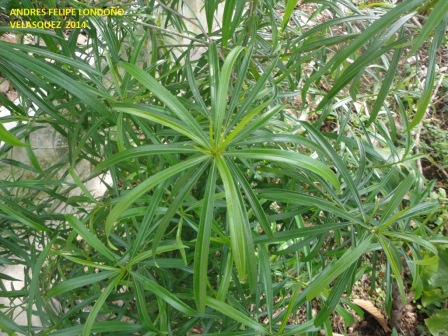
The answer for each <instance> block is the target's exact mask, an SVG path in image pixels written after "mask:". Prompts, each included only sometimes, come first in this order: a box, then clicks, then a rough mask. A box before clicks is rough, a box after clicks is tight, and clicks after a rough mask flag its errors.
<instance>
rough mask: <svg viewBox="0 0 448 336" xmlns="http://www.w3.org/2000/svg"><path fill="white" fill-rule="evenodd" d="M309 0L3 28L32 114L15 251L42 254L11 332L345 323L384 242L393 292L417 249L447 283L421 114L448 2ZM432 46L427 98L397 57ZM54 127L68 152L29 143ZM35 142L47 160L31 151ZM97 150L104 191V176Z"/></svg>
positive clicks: (10, 199)
mask: <svg viewBox="0 0 448 336" xmlns="http://www.w3.org/2000/svg"><path fill="white" fill-rule="evenodd" d="M112 3H113V1H112V2H107V3H106V2H105V3H104V4H103V5H106V4H107V5H110V4H112ZM296 4H297V3H296V1H286V3H283V2H278V3H277V2H273V1H268V0H266V1H252V2H247V3H246V2H244V1H226V2H223V3H219V2H218V1H205V8H204V15H205V20H204V27H202V26H201V23H200V21H198V20H192V19H189V18H188V17H186V16H185V15H183V14H180V13H182V7H186V6H188V3H187V2H185V3H183V2H178V1H172V2H162V1H151V2H148V3H147V2H145V1H138V3H137V5H135V6H131V5H126V4H125V5H123V4H117V5H119V6H121V7H123V8H124V9H125V10H126V15H125V16H123V17H120V16H119V17H108V18H100V17H84V18H78V19H79V20H83V21H85V22H86V23H87V28H86V29H84V30H81V29H74V30H73V31H71V32H70V33H69V34H68V36H66V35H65V33H67V32H64V31H63V30H61V29H59V30H55V32H54V33H50V32H45V31H36V30H21V31H13V33H14V34H17V36H18V38H21V39H22V40H21V41H19V43H16V44H13V43H7V42H0V60H1V62H0V71H1V73H2V75H3V76H4V77H5V78H7V79H8V81H9V82H10V83H11V85H12V86H13V87H14V88H15V89H16V90H17V92H18V93H19V97H20V99H19V100H18V101H16V102H14V103H13V102H10V101H8V100H7V99H6V98H4V97H3V96H2V97H1V98H0V99H1V102H2V104H3V105H4V106H6V107H7V108H8V110H9V111H10V113H11V115H10V116H9V117H5V118H3V119H2V122H7V121H15V122H17V126H15V127H14V128H12V129H11V130H10V132H7V131H6V129H0V135H1V136H2V140H3V141H5V142H6V143H5V144H4V145H3V147H2V148H1V154H0V155H1V156H2V160H1V164H2V168H3V169H4V171H9V170H8V169H11V171H16V172H17V171H20V174H17V173H16V174H15V175H14V174H9V175H8V176H7V177H4V178H3V180H2V181H1V185H0V188H1V195H0V197H1V199H2V204H0V220H1V223H2V231H1V236H0V242H1V245H0V253H1V255H0V258H1V259H0V261H1V263H2V264H4V265H23V267H24V270H25V288H24V289H20V290H15V289H11V290H8V291H6V290H4V291H3V292H2V294H1V295H2V296H5V297H10V298H19V299H20V300H19V301H20V303H18V304H17V307H16V306H15V303H13V302H11V305H10V306H9V307H4V308H3V309H2V312H1V313H0V314H1V315H2V319H1V320H0V327H1V328H2V330H4V331H6V332H7V333H11V334H12V333H13V332H17V333H22V334H29V335H33V334H36V335H37V334H39V335H41V334H42V335H43V334H50V335H78V334H83V335H89V334H91V333H101V334H110V335H112V334H113V335H119V334H123V335H130V334H141V335H160V334H168V335H186V334H188V333H191V332H195V333H204V334H214V333H223V334H229V335H230V334H231V335H239V334H241V335H251V334H253V335H260V334H272V335H278V334H285V335H296V334H300V333H305V332H307V333H309V335H313V334H317V333H318V331H319V330H321V329H324V330H325V331H326V333H327V334H331V328H332V324H331V318H332V316H333V315H332V314H333V313H335V314H338V315H340V316H341V317H342V318H343V320H344V323H345V325H346V326H349V325H351V323H352V322H353V316H352V314H351V313H350V311H349V309H350V308H351V309H355V310H357V311H358V312H359V308H357V307H356V305H354V304H353V303H351V301H350V293H351V289H352V287H353V284H354V283H355V282H356V281H357V280H359V279H360V278H361V277H362V275H363V274H366V273H367V274H370V275H371V276H372V283H373V284H374V283H375V281H376V279H377V277H378V275H377V266H378V264H377V263H379V260H385V263H386V273H385V276H384V279H381V281H383V280H384V286H385V288H386V290H387V291H388V293H389V294H390V293H391V292H392V289H393V283H394V282H395V283H396V284H397V288H398V290H399V295H400V297H401V299H402V300H404V299H405V291H407V289H406V288H405V283H404V282H403V278H402V273H403V265H404V264H405V265H406V267H409V269H410V273H411V275H412V281H413V286H414V289H420V292H421V288H426V287H424V286H427V282H428V278H429V277H430V276H431V274H430V273H424V272H423V273H422V269H423V268H424V267H426V266H427V265H431V267H435V265H437V263H438V253H439V251H443V253H445V254H446V252H444V248H442V247H440V246H438V245H442V244H446V243H447V242H448V241H447V240H446V238H444V237H441V236H439V235H438V231H432V230H431V227H430V226H429V224H428V222H427V221H426V215H427V214H431V213H434V212H435V211H437V210H438V204H439V203H438V202H435V201H432V200H430V199H429V195H430V192H431V191H432V190H431V185H428V184H427V183H426V181H425V180H424V178H423V177H422V175H421V173H420V171H419V170H418V169H416V165H415V161H416V160H418V159H419V158H420V157H421V155H415V154H414V152H413V146H414V133H413V132H414V131H415V129H414V128H415V126H417V125H418V124H419V122H420V121H421V119H422V118H423V116H424V113H425V111H426V109H427V107H428V104H429V98H430V97H431V94H432V90H433V86H434V72H435V68H436V59H435V54H436V52H437V50H438V49H439V47H440V46H441V44H442V43H444V41H443V38H444V36H445V31H446V23H447V22H446V20H447V19H446V13H447V11H448V3H447V2H446V1H442V0H440V1H431V2H429V3H427V1H423V0H410V1H404V2H402V3H400V4H397V5H394V6H385V7H384V6H381V7H375V6H374V5H369V4H365V5H359V6H355V5H354V4H353V3H352V2H349V1H344V0H340V1H335V2H331V3H330V2H321V1H306V2H303V3H301V4H298V5H296ZM18 5H19V4H18V3H17V4H16V3H14V2H10V3H9V5H8V6H10V7H8V8H11V6H12V7H13V6H18ZM32 5H33V4H32V2H29V1H21V2H20V6H22V7H29V6H32ZM60 6H73V7H75V8H81V7H83V6H87V5H86V4H82V3H79V2H75V1H65V2H64V4H61V5H60ZM5 9H7V8H6V7H5ZM221 13H222V14H221ZM189 14H191V13H189ZM218 15H222V17H223V21H222V25H218V26H216V24H214V20H215V18H216V17H218ZM412 18H417V20H420V19H423V21H422V22H423V25H422V27H418V26H415V25H414V24H413V23H412V21H411V19H412ZM10 19H12V18H10ZM23 19H26V18H23ZM31 19H32V20H48V19H51V18H45V17H43V18H36V17H33V18H31ZM9 30H11V29H10V28H8V27H6V28H5V27H3V28H2V32H5V31H9ZM25 34H31V35H32V36H33V38H34V40H33V41H32V43H31V45H30V44H26V43H24V39H26V38H27V36H26V35H25ZM81 35H85V36H86V42H85V43H84V44H79V43H77V42H78V41H79V38H80V37H81ZM41 41H42V42H43V43H40V42H41ZM424 43H426V44H428V45H429V49H428V50H429V63H428V74H427V78H426V82H425V86H424V90H423V91H422V92H421V93H420V96H419V97H417V101H418V102H417V103H416V105H415V106H414V107H415V111H413V110H412V107H413V106H409V105H406V104H405V103H404V100H405V99H404V97H403V95H402V94H401V91H400V90H401V89H399V88H400V83H399V82H397V76H398V77H399V76H400V73H399V72H398V69H399V65H400V64H401V63H402V62H404V61H405V60H406V59H407V58H408V57H409V56H411V55H413V54H414V53H415V52H416V51H417V50H418V49H419V48H420V47H421V46H422V45H423V44H424ZM42 44H43V45H44V46H41V45H42ZM414 112H415V113H414ZM396 120H399V122H398V123H396ZM42 126H50V127H52V128H53V129H54V130H55V131H56V132H57V133H58V134H59V136H61V137H62V138H63V139H64V141H65V142H66V145H67V148H68V150H67V151H66V153H65V154H64V155H63V156H62V157H61V158H60V160H59V161H57V162H54V163H51V164H49V165H45V166H43V165H42V164H41V162H40V160H39V158H38V157H37V156H36V149H35V148H33V146H32V145H30V144H31V142H30V137H31V136H32V135H33V133H35V132H36V131H37V130H38V129H39V128H41V127H42ZM16 146H24V147H25V151H24V153H26V155H27V156H28V161H27V162H26V163H23V162H19V161H18V160H16V159H12V158H11V155H10V154H11V151H12V150H13V149H16V148H17V147H16ZM83 162H84V163H85V162H88V164H89V165H90V166H91V167H92V170H91V174H90V176H89V178H92V177H100V178H101V179H103V183H104V184H105V185H106V187H107V188H106V189H107V190H106V192H105V194H104V195H102V196H97V195H94V194H92V192H91V191H89V190H88V188H86V186H85V185H84V183H85V182H86V181H87V180H88V179H89V178H87V177H83V176H80V172H79V170H80V167H81V165H82V164H83ZM105 174H109V176H110V180H111V182H108V181H107V180H106V179H105V176H106V175H105ZM20 175H21V176H20ZM76 187H78V188H79V190H80V191H79V193H73V192H72V191H73V189H74V188H76ZM18 206H20V208H21V209H19V208H18ZM366 258H369V259H370V260H372V261H373V262H372V263H371V262H366V260H367V259H366ZM3 278H4V279H5V280H10V279H9V278H8V277H3ZM422 286H423V287H422ZM421 295H427V294H421ZM385 300H386V310H387V312H388V313H390V311H391V306H392V295H388V296H386V298H385ZM14 302H17V301H14ZM316 307H317V309H318V311H317V314H313V309H315V308H316ZM16 308H19V310H24V311H26V314H27V319H28V323H27V326H21V325H19V324H18V323H16V322H15V321H14V318H13V316H14V314H16V313H17V309H16ZM299 309H302V311H304V314H303V316H306V318H305V319H304V320H294V316H295V315H296V312H297V311H298V310H299ZM33 316H37V317H38V318H39V319H40V321H41V323H42V325H43V327H40V326H39V325H33V323H32V322H31V318H32V317H33Z"/></svg>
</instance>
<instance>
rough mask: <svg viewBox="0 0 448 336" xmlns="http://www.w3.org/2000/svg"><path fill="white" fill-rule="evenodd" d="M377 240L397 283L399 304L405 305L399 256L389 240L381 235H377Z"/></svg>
mask: <svg viewBox="0 0 448 336" xmlns="http://www.w3.org/2000/svg"><path fill="white" fill-rule="evenodd" d="M378 240H379V242H380V244H381V246H382V247H383V251H384V253H385V254H386V256H387V262H388V263H389V265H390V268H391V269H392V273H393V275H394V278H395V281H396V282H397V285H398V291H399V292H400V296H401V302H402V304H403V305H405V304H406V293H405V291H404V283H403V277H402V274H401V269H402V264H401V258H400V254H399V253H398V251H397V248H396V247H395V246H394V245H393V244H392V243H391V242H390V240H389V239H387V238H385V237H384V236H382V235H378Z"/></svg>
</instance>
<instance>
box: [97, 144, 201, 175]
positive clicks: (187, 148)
mask: <svg viewBox="0 0 448 336" xmlns="http://www.w3.org/2000/svg"><path fill="white" fill-rule="evenodd" d="M192 153H197V150H196V149H194V148H192V146H191V144H188V143H185V144H181V143H175V144H163V145H146V146H139V147H133V148H129V149H125V150H123V151H121V152H119V153H116V154H114V155H112V156H111V157H109V158H107V159H106V160H105V161H103V162H101V163H100V164H98V165H97V166H96V167H95V169H94V170H93V171H92V173H91V175H97V174H99V173H100V172H101V171H102V170H104V169H106V168H108V167H110V166H112V165H114V164H116V163H119V162H122V161H130V160H133V159H136V158H139V157H142V156H150V155H160V154H192Z"/></svg>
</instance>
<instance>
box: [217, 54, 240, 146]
mask: <svg viewBox="0 0 448 336" xmlns="http://www.w3.org/2000/svg"><path fill="white" fill-rule="evenodd" d="M243 50H245V48H244V47H241V46H238V47H235V48H234V49H232V51H231V52H230V53H229V55H228V56H227V57H226V60H225V61H224V65H223V66H222V69H221V73H220V76H219V84H218V91H217V96H216V102H215V105H214V106H213V114H212V115H213V126H214V129H215V133H214V137H215V144H216V145H218V144H219V143H220V142H221V136H222V133H223V129H222V126H223V121H224V119H225V117H226V106H227V94H228V91H229V84H230V76H231V75H232V69H233V65H234V64H235V62H236V59H237V58H238V56H239V54H240V53H241V52H242V51H243Z"/></svg>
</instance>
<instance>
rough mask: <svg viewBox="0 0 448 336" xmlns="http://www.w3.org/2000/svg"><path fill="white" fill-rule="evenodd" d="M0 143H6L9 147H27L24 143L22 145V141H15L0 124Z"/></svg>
mask: <svg viewBox="0 0 448 336" xmlns="http://www.w3.org/2000/svg"><path fill="white" fill-rule="evenodd" d="M0 141H3V142H6V143H7V144H8V145H11V146H19V147H25V146H27V144H26V143H23V142H22V141H20V140H19V139H17V138H16V137H15V136H14V135H12V134H11V133H10V132H8V131H7V130H6V128H5V126H3V124H2V123H0Z"/></svg>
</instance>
